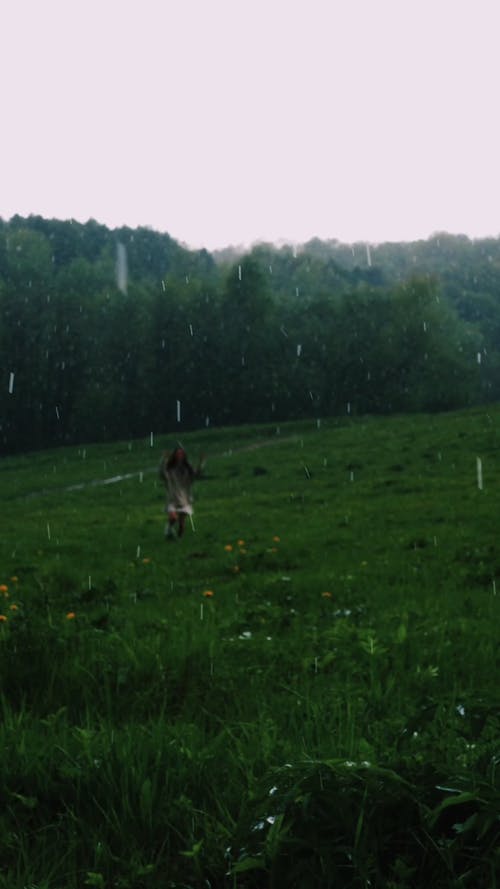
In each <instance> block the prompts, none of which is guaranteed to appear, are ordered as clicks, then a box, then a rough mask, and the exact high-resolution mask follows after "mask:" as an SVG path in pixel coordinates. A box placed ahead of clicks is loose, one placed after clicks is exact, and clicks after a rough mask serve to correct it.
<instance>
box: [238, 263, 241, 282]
mask: <svg viewBox="0 0 500 889" xmlns="http://www.w3.org/2000/svg"><path fill="white" fill-rule="evenodd" d="M238 281H241V266H240V265H239V266H238Z"/></svg>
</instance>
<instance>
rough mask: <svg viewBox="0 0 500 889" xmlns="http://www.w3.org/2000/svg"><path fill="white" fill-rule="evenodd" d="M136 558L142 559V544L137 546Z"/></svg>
mask: <svg viewBox="0 0 500 889" xmlns="http://www.w3.org/2000/svg"><path fill="white" fill-rule="evenodd" d="M135 557H136V559H140V557H141V546H140V544H137V549H136V552H135Z"/></svg>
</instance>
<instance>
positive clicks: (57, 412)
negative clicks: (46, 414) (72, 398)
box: [56, 404, 61, 420]
mask: <svg viewBox="0 0 500 889" xmlns="http://www.w3.org/2000/svg"><path fill="white" fill-rule="evenodd" d="M56 417H57V419H58V420H60V419H61V418H60V416H59V408H58V407H57V404H56Z"/></svg>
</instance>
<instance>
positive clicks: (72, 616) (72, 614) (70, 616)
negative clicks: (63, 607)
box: [66, 611, 76, 620]
mask: <svg viewBox="0 0 500 889" xmlns="http://www.w3.org/2000/svg"><path fill="white" fill-rule="evenodd" d="M75 617H76V614H75V612H74V611H68V613H67V615H66V620H73V619H74V618H75Z"/></svg>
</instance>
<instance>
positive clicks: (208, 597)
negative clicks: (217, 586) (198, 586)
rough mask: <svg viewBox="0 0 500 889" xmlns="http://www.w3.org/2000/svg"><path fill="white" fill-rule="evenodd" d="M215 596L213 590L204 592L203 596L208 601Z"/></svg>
mask: <svg viewBox="0 0 500 889" xmlns="http://www.w3.org/2000/svg"><path fill="white" fill-rule="evenodd" d="M213 594H214V591H213V590H204V591H203V595H204V596H205V598H206V599H211V598H212V596H213Z"/></svg>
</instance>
